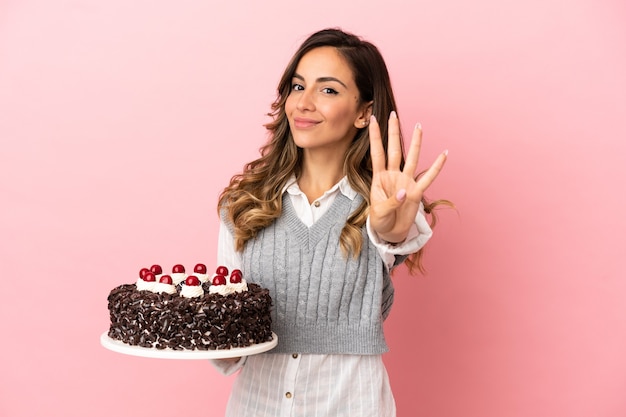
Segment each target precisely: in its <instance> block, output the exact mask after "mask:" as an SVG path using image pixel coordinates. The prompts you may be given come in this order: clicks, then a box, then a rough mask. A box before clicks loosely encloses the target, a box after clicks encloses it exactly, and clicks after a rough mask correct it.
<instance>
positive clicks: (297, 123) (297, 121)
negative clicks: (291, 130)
mask: <svg viewBox="0 0 626 417" xmlns="http://www.w3.org/2000/svg"><path fill="white" fill-rule="evenodd" d="M318 123H320V122H318V121H317V120H313V119H307V118H306V117H294V118H293V126H294V127H295V128H297V129H307V128H310V127H314V126H316V125H317V124H318Z"/></svg>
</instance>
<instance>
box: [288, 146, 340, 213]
mask: <svg viewBox="0 0 626 417" xmlns="http://www.w3.org/2000/svg"><path fill="white" fill-rule="evenodd" d="M344 175H345V174H344V172H343V155H341V154H340V155H339V157H337V154H335V155H325V156H321V157H317V158H315V157H313V156H312V155H310V154H308V155H307V154H306V152H305V155H304V158H303V164H302V171H301V172H300V176H299V177H298V186H299V187H300V190H302V192H303V193H304V194H305V195H306V196H307V198H308V200H309V203H312V202H313V201H315V200H316V199H318V198H319V197H321V196H322V195H323V194H324V193H325V192H326V191H328V190H329V189H330V188H332V187H333V186H334V185H335V184H337V183H338V182H339V180H341V178H343V176H344Z"/></svg>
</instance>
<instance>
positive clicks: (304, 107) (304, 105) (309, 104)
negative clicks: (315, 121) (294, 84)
mask: <svg viewBox="0 0 626 417" xmlns="http://www.w3.org/2000/svg"><path fill="white" fill-rule="evenodd" d="M296 108H297V109H298V110H299V111H313V110H315V102H314V98H313V91H312V90H311V89H309V88H307V89H305V90H303V91H301V92H300V94H298V101H297V103H296Z"/></svg>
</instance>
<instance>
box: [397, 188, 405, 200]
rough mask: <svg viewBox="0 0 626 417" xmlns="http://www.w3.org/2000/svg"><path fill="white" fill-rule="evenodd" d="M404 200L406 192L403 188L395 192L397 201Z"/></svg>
mask: <svg viewBox="0 0 626 417" xmlns="http://www.w3.org/2000/svg"><path fill="white" fill-rule="evenodd" d="M405 198H406V190H405V189H404V188H403V189H401V190H400V191H398V192H397V194H396V199H397V200H398V201H404V199H405Z"/></svg>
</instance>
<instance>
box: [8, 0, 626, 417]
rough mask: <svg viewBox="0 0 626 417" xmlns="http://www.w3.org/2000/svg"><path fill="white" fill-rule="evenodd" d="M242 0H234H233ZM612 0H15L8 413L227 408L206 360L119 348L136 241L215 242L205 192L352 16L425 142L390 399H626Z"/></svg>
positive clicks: (610, 412)
mask: <svg viewBox="0 0 626 417" xmlns="http://www.w3.org/2000/svg"><path fill="white" fill-rule="evenodd" d="M244 3H245V4H244ZM624 22H626V6H625V3H624V2H623V1H621V0H614V1H610V0H568V1H565V0H562V1H558V0H553V1H545V0H527V1H523V2H522V1H518V2H502V1H500V0H477V1H472V2H466V1H460V0H456V1H453V0H443V1H416V2H408V1H400V0H387V1H363V0H359V1H345V2H342V1H336V0H330V1H329V0H319V1H316V2H315V3H303V2H300V3H297V2H296V3H294V2H287V1H273V2H254V1H249V2H238V1H233V2H218V1H200V0H184V1H179V2H173V1H166V0H150V1H148V0H141V1H140V0H137V1H125V0H111V1H101V0H64V1H54V2H51V1H47V0H19V1H18V0H8V1H7V0H4V1H2V2H1V3H0V142H1V148H0V199H1V201H0V236H1V237H0V239H1V240H0V244H1V247H0V249H1V251H0V268H1V270H2V282H3V290H2V292H1V293H0V294H1V295H0V297H1V298H0V317H1V320H0V335H1V336H0V341H1V342H0V343H1V344H2V355H1V361H2V362H1V370H0V415H1V416H11V417H18V416H46V415H58V416H66V417H71V416H95V417H98V416H109V415H112V413H115V415H117V416H137V417H139V416H165V415H205V416H220V415H222V413H223V410H224V407H225V402H226V397H227V394H228V392H229V388H230V384H231V382H232V378H226V377H223V376H221V375H219V374H218V373H217V372H216V371H215V370H214V369H213V368H212V367H211V366H210V364H209V363H208V362H205V361H172V360H156V359H144V358H135V357H129V356H125V355H120V354H116V353H113V352H110V351H108V350H105V349H104V348H102V347H101V346H100V344H99V336H100V334H101V333H102V332H103V331H104V330H106V328H107V324H108V313H107V309H106V296H107V294H108V291H109V290H110V289H111V288H113V287H114V286H116V285H118V284H121V283H124V282H132V281H134V280H135V276H136V273H137V271H138V269H139V268H140V267H142V266H144V265H149V264H152V263H155V262H157V263H161V264H163V265H166V266H171V265H173V264H174V263H178V262H181V263H184V264H186V265H191V264H193V263H195V262H198V261H204V262H206V263H207V264H209V265H215V251H216V248H215V241H216V231H217V224H218V222H217V217H216V213H215V205H216V200H217V195H218V193H219V192H220V190H221V189H222V187H223V186H224V185H225V184H226V183H227V181H228V179H229V178H230V176H231V175H233V174H234V173H236V172H237V171H239V170H240V169H241V167H242V166H243V164H244V163H245V162H247V161H249V160H250V159H252V158H254V157H256V155H257V149H258V148H259V146H260V145H261V144H262V143H263V141H264V139H265V131H264V129H263V127H262V124H263V123H264V122H266V121H267V120H268V119H267V118H266V116H265V114H266V113H267V111H268V110H269V104H270V102H271V101H272V99H273V98H274V92H275V86H276V84H277V82H278V78H279V76H280V74H281V72H282V69H283V68H284V66H285V65H286V63H287V60H288V58H289V57H290V56H291V54H292V53H293V52H294V51H295V49H296V47H297V46H298V45H299V43H300V42H301V41H302V40H303V39H304V37H305V36H307V35H308V34H309V33H311V32H313V31H315V30H317V29H321V28H323V27H327V26H341V27H343V28H344V29H347V30H350V31H354V32H356V33H358V34H360V35H363V36H365V37H366V38H368V39H371V40H372V41H373V42H374V43H376V44H377V45H378V46H379V47H380V49H381V51H382V52H383V55H384V56H385V58H386V60H387V63H388V66H389V68H390V71H391V75H392V79H393V85H394V87H395V91H396V94H397V97H398V101H399V114H400V117H401V119H402V120H403V121H404V127H405V128H410V127H411V126H412V125H413V124H414V123H415V122H417V121H420V122H421V123H422V125H423V126H424V132H425V139H424V140H425V144H424V151H423V159H422V163H423V164H424V165H425V164H426V163H427V162H428V161H431V160H432V159H433V157H434V156H435V155H436V154H437V153H438V152H440V151H441V150H443V149H446V148H448V149H449V150H450V157H449V161H448V164H447V166H446V168H445V171H444V172H443V173H442V174H441V176H440V178H439V179H438V180H437V183H436V184H435V185H434V186H433V188H432V190H431V191H430V196H431V197H437V198H448V199H451V200H452V201H454V202H455V203H456V205H457V207H458V211H457V212H455V211H451V210H447V211H442V212H441V214H440V217H441V221H440V225H438V226H437V229H436V235H435V237H434V238H433V240H432V241H431V243H430V244H429V247H428V249H427V256H426V266H427V268H428V275H427V276H425V277H415V278H413V277H408V276H406V273H405V271H402V274H400V275H399V276H397V277H396V285H397V301H396V304H395V306H394V310H393V311H392V314H391V317H390V319H389V320H388V322H387V332H388V339H389V343H390V346H391V352H390V353H389V354H388V355H386V359H385V360H386V363H387V365H388V369H389V373H390V376H391V380H392V385H393V388H394V390H395V395H396V400H397V403H398V410H399V416H418V415H423V416H444V417H447V416H463V417H485V416H499V417H514V416H520V417H521V416H568V417H588V416H602V417H609V416H615V417H617V416H624V415H626V395H625V393H626V354H625V352H626V283H625V281H624V273H623V268H624V255H625V251H624V248H625V247H626V238H625V236H626V220H625V213H624V209H626V201H625V197H624V194H625V193H624V184H625V180H626V164H625V163H624V161H625V159H624V154H625V153H626V145H625V143H626V128H625V125H624V119H626V54H625V51H626V29H625V27H626V26H625V25H624Z"/></svg>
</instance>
